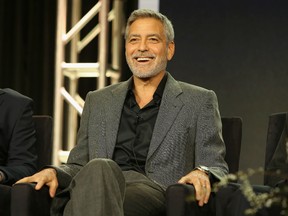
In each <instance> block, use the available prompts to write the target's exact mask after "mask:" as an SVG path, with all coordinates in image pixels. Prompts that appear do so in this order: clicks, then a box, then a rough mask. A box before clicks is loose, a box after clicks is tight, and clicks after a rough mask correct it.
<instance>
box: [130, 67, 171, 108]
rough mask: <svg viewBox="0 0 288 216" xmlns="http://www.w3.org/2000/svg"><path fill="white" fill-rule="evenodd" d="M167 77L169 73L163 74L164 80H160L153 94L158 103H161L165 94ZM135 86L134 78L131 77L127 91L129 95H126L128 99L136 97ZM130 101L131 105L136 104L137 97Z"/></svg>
mask: <svg viewBox="0 0 288 216" xmlns="http://www.w3.org/2000/svg"><path fill="white" fill-rule="evenodd" d="M167 78H168V75H167V73H165V75H164V76H163V78H162V80H161V81H160V83H159V85H158V87H157V89H156V91H155V92H154V94H153V100H154V102H155V103H156V104H157V105H160V102H161V98H162V96H163V92H164V89H165V85H166V82H167ZM133 86H134V80H133V79H131V80H130V82H129V85H128V93H127V97H126V98H127V99H128V98H131V97H132V98H135V96H134V93H133ZM130 102H131V103H130V106H133V105H136V101H135V99H134V100H133V102H132V101H131V100H130Z"/></svg>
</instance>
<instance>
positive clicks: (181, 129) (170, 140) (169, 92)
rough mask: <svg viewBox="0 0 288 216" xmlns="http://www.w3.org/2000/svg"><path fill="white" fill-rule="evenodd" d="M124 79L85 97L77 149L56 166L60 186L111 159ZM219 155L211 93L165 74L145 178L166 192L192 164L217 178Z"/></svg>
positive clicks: (221, 169)
mask: <svg viewBox="0 0 288 216" xmlns="http://www.w3.org/2000/svg"><path fill="white" fill-rule="evenodd" d="M130 79H131V78H130ZM129 81H130V80H128V81H125V82H121V83H117V84H114V85H111V86H108V87H106V88H103V89H100V90H96V91H93V92H89V93H88V94H87V97H86V100H85V106H84V110H83V113H82V117H81V123H80V128H79V131H78V138H77V145H76V146H75V147H74V148H73V149H72V151H71V153H70V155H69V158H68V161H67V164H65V165H61V166H60V167H58V168H56V169H57V176H58V181H59V186H60V187H61V188H65V187H67V186H68V185H69V183H70V181H71V179H72V178H73V176H74V175H75V174H76V173H77V172H78V171H79V170H80V169H81V167H83V166H84V165H85V164H86V163H87V162H88V161H90V160H91V159H94V158H110V159H111V158H112V156H113V151H114V147H115V144H116V139H117V132H118V127H119V122H120V117H121V112H122V108H123V104H124V100H125V97H126V94H127V90H128V83H129ZM224 156H225V145H224V142H223V138H222V125H221V118H220V114H219V110H218V102H217V97H216V95H215V93H214V92H213V91H210V90H206V89H204V88H201V87H197V86H194V85H191V84H187V83H183V82H178V81H176V80H175V79H174V78H173V77H172V76H171V75H170V74H169V73H168V79H167V83H166V86H165V90H164V93H163V97H162V100H161V105H160V110H159V113H158V117H157V120H156V123H155V127H154V131H153V135H152V139H151V143H150V147H149V151H148V156H147V160H146V166H145V170H146V174H147V176H148V177H149V178H151V179H152V180H153V181H155V182H157V183H158V184H160V185H162V186H163V188H166V187H167V186H168V185H170V184H174V183H177V181H178V180H179V179H180V178H181V177H182V176H184V175H186V174H187V173H189V172H190V171H192V170H193V168H194V167H195V166H199V165H205V166H207V167H209V169H210V171H211V172H212V174H214V176H216V177H217V178H221V177H222V176H224V175H225V174H227V172H228V167H227V164H226V162H225V161H224Z"/></svg>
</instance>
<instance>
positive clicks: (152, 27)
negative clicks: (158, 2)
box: [128, 18, 164, 35]
mask: <svg viewBox="0 0 288 216" xmlns="http://www.w3.org/2000/svg"><path fill="white" fill-rule="evenodd" d="M163 29H164V27H163V24H162V22H161V21H160V20H157V19H155V18H139V19H137V20H135V21H134V22H133V23H132V24H131V26H130V28H129V33H128V34H129V35H131V34H133V35H134V34H141V35H143V34H147V35H149V34H159V35H161V34H163Z"/></svg>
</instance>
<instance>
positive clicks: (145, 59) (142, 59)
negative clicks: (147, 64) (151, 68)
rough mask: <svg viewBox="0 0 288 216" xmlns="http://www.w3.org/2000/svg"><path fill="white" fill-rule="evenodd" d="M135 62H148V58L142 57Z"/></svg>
mask: <svg viewBox="0 0 288 216" xmlns="http://www.w3.org/2000/svg"><path fill="white" fill-rule="evenodd" d="M137 60H138V61H148V60H150V58H143V57H142V58H137Z"/></svg>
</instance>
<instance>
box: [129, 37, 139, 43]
mask: <svg viewBox="0 0 288 216" xmlns="http://www.w3.org/2000/svg"><path fill="white" fill-rule="evenodd" d="M137 41H138V39H137V38H131V39H130V40H129V42H130V43H135V42H137Z"/></svg>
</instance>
